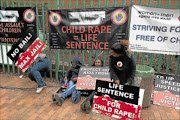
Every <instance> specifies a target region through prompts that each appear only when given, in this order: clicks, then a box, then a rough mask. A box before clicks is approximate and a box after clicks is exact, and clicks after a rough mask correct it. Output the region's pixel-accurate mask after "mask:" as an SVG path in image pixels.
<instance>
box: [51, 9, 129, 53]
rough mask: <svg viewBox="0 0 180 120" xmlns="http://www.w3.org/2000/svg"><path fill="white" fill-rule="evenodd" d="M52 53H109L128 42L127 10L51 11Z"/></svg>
mask: <svg viewBox="0 0 180 120" xmlns="http://www.w3.org/2000/svg"><path fill="white" fill-rule="evenodd" d="M48 12H49V41H50V48H51V49H80V50H84V49H86V50H98V49H99V50H108V49H109V48H110V46H111V45H112V44H113V43H114V42H116V41H120V40H121V39H127V28H128V27H127V26H128V12H129V8H128V7H108V8H84V9H62V10H49V11H48Z"/></svg>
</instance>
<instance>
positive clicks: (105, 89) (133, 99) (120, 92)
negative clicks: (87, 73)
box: [92, 80, 144, 120]
mask: <svg viewBox="0 0 180 120" xmlns="http://www.w3.org/2000/svg"><path fill="white" fill-rule="evenodd" d="M143 96H144V89H140V88H139V87H134V86H127V85H117V84H115V83H113V82H107V81H100V80H97V81H96V89H95V94H94V99H93V105H92V111H93V112H96V113H100V114H104V115H107V116H109V117H113V118H116V119H119V120H139V119H140V114H141V107H142V101H143Z"/></svg>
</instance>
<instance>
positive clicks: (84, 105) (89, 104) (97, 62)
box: [81, 59, 103, 114]
mask: <svg viewBox="0 0 180 120" xmlns="http://www.w3.org/2000/svg"><path fill="white" fill-rule="evenodd" d="M92 66H96V67H102V66H103V61H102V60H100V59H96V60H95V61H94V63H93V65H92ZM94 92H95V91H93V92H92V93H91V94H90V95H89V96H88V98H87V99H86V100H85V101H84V102H83V103H82V104H81V110H82V111H84V112H86V113H87V114H89V113H90V110H91V107H92V103H93V97H94Z"/></svg>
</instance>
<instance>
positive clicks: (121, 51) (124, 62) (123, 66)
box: [109, 42, 136, 85]
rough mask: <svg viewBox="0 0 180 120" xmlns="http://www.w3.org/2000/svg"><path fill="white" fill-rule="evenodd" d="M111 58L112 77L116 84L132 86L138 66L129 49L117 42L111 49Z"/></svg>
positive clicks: (110, 69) (110, 70)
mask: <svg viewBox="0 0 180 120" xmlns="http://www.w3.org/2000/svg"><path fill="white" fill-rule="evenodd" d="M110 52H111V55H110V56H109V72H110V77H111V79H112V80H113V82H115V83H116V84H118V85H119V84H122V85H131V83H132V81H133V80H134V77H135V72H136V64H135V61H134V59H133V56H132V55H130V53H129V51H127V47H126V46H125V45H123V44H121V43H120V42H116V43H114V44H113V45H112V47H111V50H110Z"/></svg>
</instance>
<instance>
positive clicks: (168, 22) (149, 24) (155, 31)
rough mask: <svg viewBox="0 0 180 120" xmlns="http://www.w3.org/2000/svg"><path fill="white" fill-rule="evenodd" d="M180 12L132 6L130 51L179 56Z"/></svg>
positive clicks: (177, 10)
mask: <svg viewBox="0 0 180 120" xmlns="http://www.w3.org/2000/svg"><path fill="white" fill-rule="evenodd" d="M179 13H180V10H179V9H176V10H172V9H171V10H170V9H162V8H150V7H144V6H138V5H133V7H132V11H131V24H130V37H129V42H130V49H131V50H132V51H136V52H148V53H157V54H171V55H180V45H179V44H180V37H179V34H180V24H179V23H180V14H179Z"/></svg>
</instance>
